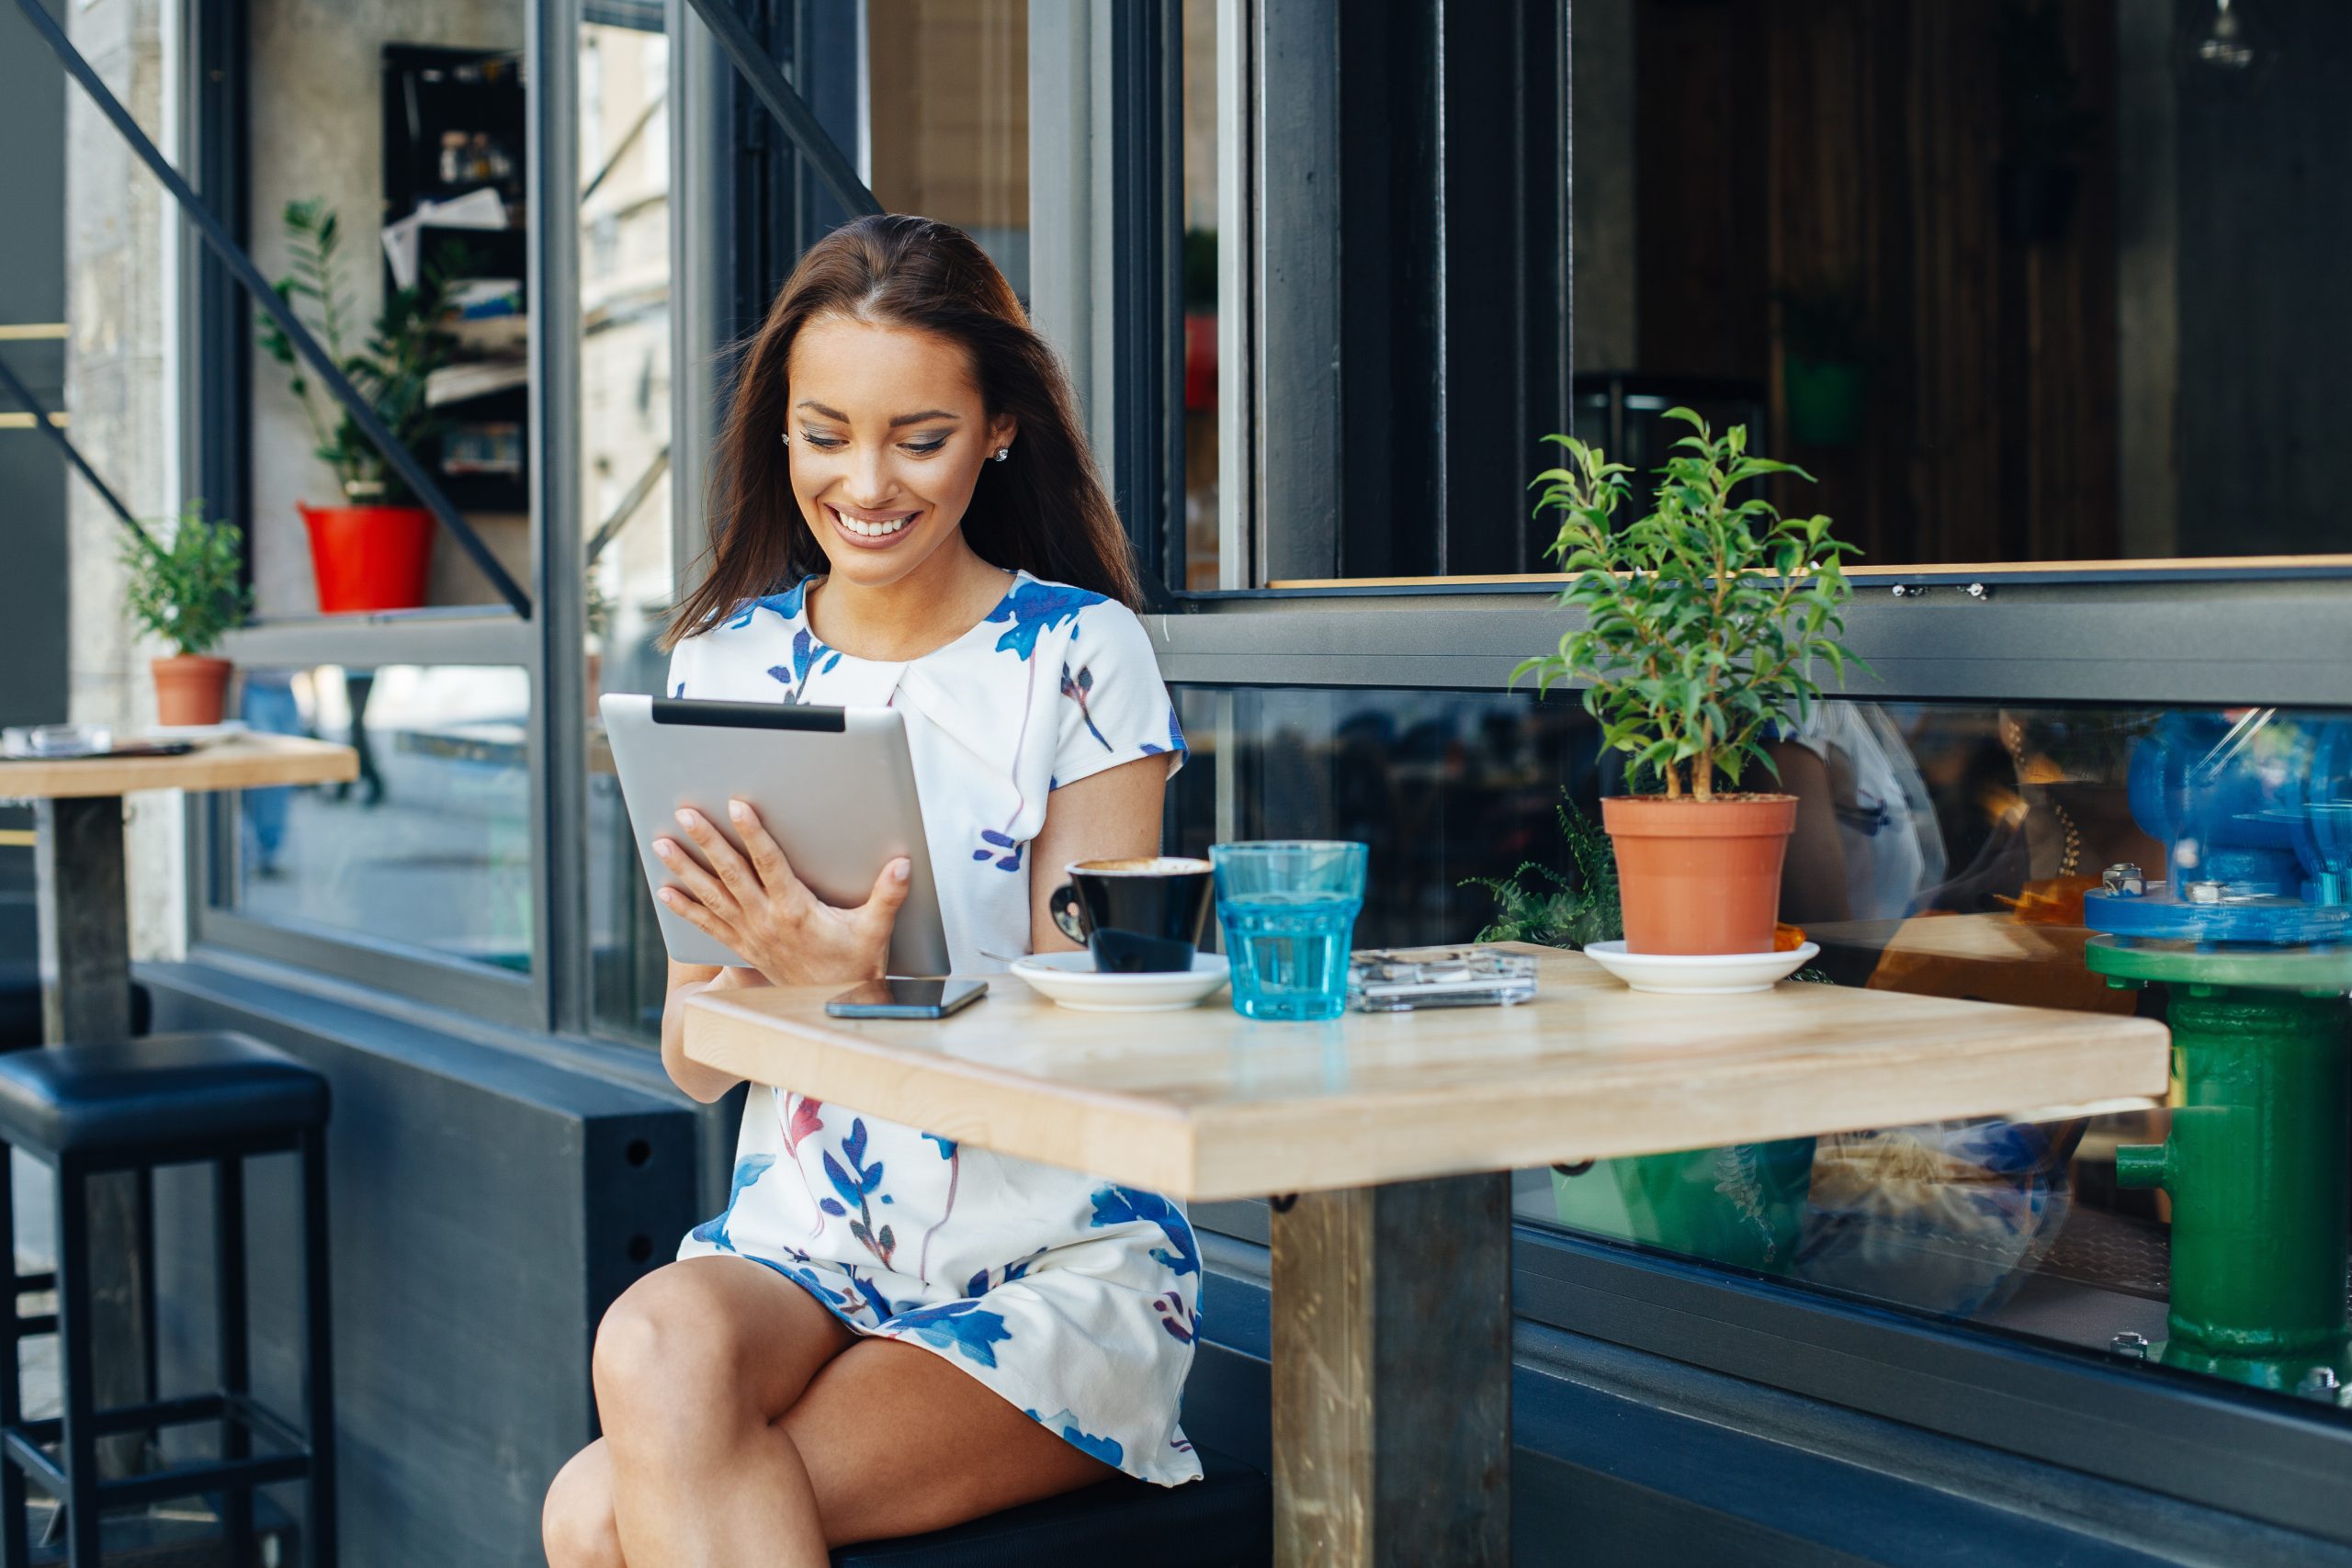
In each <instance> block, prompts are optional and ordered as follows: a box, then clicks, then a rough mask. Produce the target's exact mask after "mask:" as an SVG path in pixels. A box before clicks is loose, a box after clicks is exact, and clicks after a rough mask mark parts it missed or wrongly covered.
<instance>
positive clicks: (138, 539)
mask: <svg viewBox="0 0 2352 1568" xmlns="http://www.w3.org/2000/svg"><path fill="white" fill-rule="evenodd" d="M243 543H244V536H243V534H242V533H241V532H240V531H239V530H238V529H237V527H236V525H234V524H231V523H214V522H209V521H208V520H207V519H206V518H205V515H204V508H203V504H202V503H201V502H189V503H188V505H187V509H186V510H185V511H183V512H182V513H180V516H179V520H178V522H177V523H176V524H175V525H174V526H173V528H172V530H171V537H170V538H169V539H168V540H167V541H164V542H158V541H157V540H156V538H155V537H154V536H153V535H152V534H147V535H141V534H135V533H134V534H132V535H131V536H130V537H129V538H128V539H126V540H125V541H124V543H123V551H122V554H123V565H124V567H125V568H126V569H127V570H129V572H130V585H129V587H128V589H127V590H126V592H125V594H124V604H125V607H126V608H127V609H128V610H129V611H130V618H131V619H132V620H133V621H134V622H136V623H137V624H138V625H139V626H141V627H143V628H144V629H146V630H147V631H150V632H153V633H154V634H155V635H156V636H157V637H163V638H164V639H165V640H166V641H168V642H169V643H171V644H172V646H173V647H174V648H175V649H177V650H178V651H176V652H175V653H174V654H172V655H170V656H169V657H167V658H164V659H157V660H150V661H149V668H150V670H151V671H153V674H154V677H155V717H156V720H157V722H158V723H162V724H167V725H191V724H218V723H220V714H221V708H222V705H223V703H224V700H225V697H226V694H227V692H228V688H229V671H230V665H229V661H228V660H225V659H217V658H213V657H211V656H210V655H211V650H212V649H214V648H215V647H217V646H218V645H219V644H220V638H221V637H222V635H223V634H225V633H227V632H228V631H230V630H231V629H232V628H233V627H235V626H238V625H240V624H241V623H243V620H244V618H245V612H246V610H247V608H248V607H249V606H250V604H251V594H250V592H249V591H248V590H247V589H246V587H245V585H244V581H243V554H244V551H243Z"/></svg>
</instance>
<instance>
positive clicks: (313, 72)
mask: <svg viewBox="0 0 2352 1568" xmlns="http://www.w3.org/2000/svg"><path fill="white" fill-rule="evenodd" d="M251 27H252V38H251V64H252V70H251V73H250V74H249V76H248V78H247V85H246V88H245V91H246V93H247V94H248V96H249V99H250V103H251V120H250V134H249V136H248V137H247V139H246V140H247V144H248V145H249V147H250V149H251V155H250V159H249V175H247V177H248V178H249V179H250V191H249V195H248V197H247V201H248V203H249V206H250V209H251V212H252V229H253V248H254V259H255V260H256V262H257V263H258V265H260V266H261V268H262V270H263V272H264V273H265V274H266V276H269V277H270V278H272V279H273V280H276V279H278V278H286V279H289V280H291V282H292V284H293V287H294V297H293V301H292V302H293V304H294V306H295V308H296V310H298V311H299V312H300V314H302V315H303V316H304V317H305V318H306V319H307V321H308V322H309V324H310V325H311V328H312V329H313V331H314V332H315V333H318V335H319V336H320V337H321V339H322V342H323V343H325V344H326V346H327V347H328V348H329V349H330V350H331V351H333V352H334V354H335V355H337V357H338V359H340V360H342V361H344V362H345V368H346V370H347V371H348V372H349V373H350V374H351V376H352V378H353V379H354V381H355V382H356V384H357V385H358V386H359V388H360V389H361V390H362V392H363V393H364V394H366V395H368V396H369V397H370V398H371V400H373V401H374V403H375V404H376V407H377V410H378V412H379V413H380V414H382V415H384V416H385V419H386V423H389V424H390V425H391V426H392V427H393V428H394V430H395V432H396V433H398V434H401V435H402V436H403V437H404V438H405V441H406V444H407V445H408V446H409V447H410V449H411V450H412V451H413V453H414V454H415V455H416V457H417V458H418V460H419V461H420V462H421V463H422V464H423V465H424V467H425V468H426V469H427V470H428V471H429V472H430V473H431V474H432V476H433V477H434V479H435V481H436V483H437V484H438V485H439V487H440V488H441V490H442V491H443V492H444V493H445V494H447V497H448V498H449V501H450V502H451V503H452V504H453V505H455V506H456V507H457V509H458V511H459V512H460V513H463V514H464V515H465V516H466V518H467V519H468V520H469V522H470V523H471V524H472V525H473V526H474V528H475V531H476V532H477V533H478V534H479V535H480V536H481V538H482V540H483V542H484V544H485V545H486V546H488V547H489V548H490V550H491V551H492V554H493V555H495V556H496V557H497V558H498V559H499V560H500V562H501V564H502V565H503V566H504V568H505V569H506V570H507V572H508V574H509V575H510V576H512V577H513V578H514V579H515V581H518V582H528V581H530V578H531V568H530V558H531V536H530V519H529V503H528V499H527V498H528V485H527V474H528V467H527V465H528V458H529V430H530V408H531V403H530V397H531V393H530V389H529V385H528V382H529V368H528V364H527V358H526V337H527V333H528V323H529V312H530V300H529V299H528V297H527V276H526V271H525V265H524V264H525V253H526V239H525V223H526V211H527V207H528V204H527V202H526V179H525V170H526V156H525V152H526V149H525V144H524V143H525V128H526V123H527V120H528V114H527V110H526V96H525V93H526V88H525V85H524V82H523V72H522V49H523V36H524V11H523V7H522V6H519V5H515V4H511V3H509V4H494V5H487V6H449V5H443V6H423V7H420V6H401V7H392V8H387V7H382V6H372V7H362V8H359V9H356V10H355V9H353V8H351V7H349V6H343V5H339V4H334V3H333V0H277V3H275V4H271V5H266V6H255V7H254V10H253V17H252V23H251ZM330 218H332V219H333V220H334V229H333V231H332V233H331V234H330V233H329V232H327V231H326V230H325V228H324V225H325V223H326V221H327V220H328V219H330ZM255 316H256V319H257V320H258V319H259V313H258V312H255ZM379 323H380V327H381V329H382V330H379ZM273 336H274V334H273V333H270V332H268V331H266V330H264V331H263V332H262V333H260V334H259V341H258V342H257V344H256V345H255V347H254V377H253V397H252V411H251V423H250V429H249V433H248V438H249V442H250V447H249V450H250V454H251V463H252V475H253V489H252V502H253V505H252V515H251V518H250V520H247V519H240V521H241V522H246V524H247V526H248V529H249V531H250V534H251V537H252V541H253V556H254V601H255V607H256V609H257V611H258V613H259V614H261V615H265V616H287V615H310V614H313V613H316V612H318V611H322V610H327V611H334V610H346V609H356V608H368V609H394V608H411V607H415V606H418V605H424V604H434V605H448V604H500V603H502V602H501V600H500V599H499V596H498V594H497V593H496V592H494V591H493V590H492V586H491V584H490V582H489V581H488V580H487V579H486V578H485V577H484V576H483V575H482V573H481V570H479V569H478V568H477V567H475V565H474V564H473V563H472V562H471V561H470V560H469V558H467V556H466V554H465V552H464V551H462V550H461V549H459V548H458V547H456V545H455V544H454V542H453V541H451V540H450V539H448V538H447V537H444V536H440V535H441V530H440V529H439V528H438V527H437V526H436V525H435V524H434V523H432V522H431V520H430V518H429V515H428V514H425V513H422V511H421V510H420V509H418V508H417V507H416V504H415V498H414V497H413V495H410V494H409V493H407V491H406V489H405V487H403V486H402V485H401V482H400V479H399V478H398V476H397V475H395V474H391V473H390V472H389V470H388V469H387V468H385V466H384V465H383V463H382V461H381V459H380V458H379V457H378V455H377V453H376V450H375V448H374V447H373V446H371V445H370V444H369V443H368V440H367V438H366V437H365V436H363V435H361V434H358V432H357V430H356V427H352V426H347V425H346V424H345V420H344V417H343V413H342V409H341V405H339V404H337V403H336V402H335V401H334V399H333V398H332V397H331V396H329V395H328V394H327V392H326V391H325V389H323V388H322V387H321V386H319V385H318V384H317V381H316V378H315V377H303V378H297V376H296V375H295V369H294V367H293V365H292V364H291V363H290V362H286V358H287V353H288V351H286V350H284V349H283V347H282V345H274V344H273V341H272V340H273ZM298 381H299V383H300V384H299V385H298ZM322 452H323V453H324V454H326V455H324V456H322ZM360 508H392V509H396V510H395V511H393V512H390V513H387V512H385V511H381V510H379V511H373V512H361V511H358V510H356V509H360Z"/></svg>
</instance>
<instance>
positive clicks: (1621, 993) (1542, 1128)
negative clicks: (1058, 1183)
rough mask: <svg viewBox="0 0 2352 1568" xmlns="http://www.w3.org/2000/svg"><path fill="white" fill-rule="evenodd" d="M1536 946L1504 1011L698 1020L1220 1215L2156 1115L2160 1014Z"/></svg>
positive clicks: (697, 1013)
mask: <svg viewBox="0 0 2352 1568" xmlns="http://www.w3.org/2000/svg"><path fill="white" fill-rule="evenodd" d="M1520 951H1524V952H1530V953H1535V954H1536V955H1537V958H1538V965H1539V966H1538V970H1537V983H1538V991H1537V995H1536V998H1535V999H1534V1000H1533V1001H1532V1002H1526V1003H1522V1004H1521V1005H1520V1006H1518V1007H1515V1008H1459V1009H1448V1010H1436V1011H1427V1012H1418V1013H1385V1014H1384V1013H1349V1014H1347V1015H1346V1016H1344V1017H1342V1018H1340V1019H1338V1020H1335V1021H1332V1022H1329V1023H1260V1022H1253V1021H1250V1020H1248V1019H1245V1018H1242V1017H1240V1016H1239V1015H1238V1014H1236V1013H1235V1012H1234V1011H1233V1010H1232V1008H1231V1006H1230V1005H1229V1003H1228V1002H1227V998H1226V997H1225V996H1224V994H1223V993H1220V994H1219V995H1218V996H1216V998H1212V999H1211V1000H1210V1001H1209V1002H1207V1003H1206V1004H1204V1005H1203V1006H1201V1007H1198V1008H1194V1009H1192V1010H1187V1011H1183V1012H1170V1013H1136V1014H1108V1013H1084V1012H1074V1011H1071V1010H1068V1009H1064V1008H1058V1007H1056V1006H1055V1005H1053V1004H1052V1003H1050V1002H1048V1001H1046V999H1045V998H1042V997H1039V996H1037V995H1036V994H1035V993H1034V992H1032V991H1031V990H1030V989H1029V987H1027V986H1025V985H1023V984H1022V983H1021V981H1019V980H1018V979H1015V978H1014V977H1012V976H1010V975H997V976H989V977H988V978H989V996H988V998H987V999H986V1000H984V1001H982V1002H980V1003H978V1005H976V1006H974V1007H972V1008H970V1009H968V1010H966V1011H964V1012H962V1013H959V1014H957V1015H956V1016H955V1017H953V1018H950V1019H945V1020H942V1021H935V1022H919V1021H890V1020H854V1021H852V1020H842V1019H829V1018H827V1017H826V1016H825V1013H824V1004H825V999H826V998H828V997H830V996H833V995H836V994H838V993H839V992H840V991H841V990H842V989H843V987H839V986H804V987H775V988H758V989H750V990H741V991H725V992H719V993H717V994H713V995H707V996H702V997H697V998H694V999H693V1000H692V1001H691V1002H690V1003H689V1004H688V1006H687V1012H686V1025H685V1049H686V1054H687V1055H689V1056H691V1057H693V1058H694V1059H695V1060H696V1061H698V1062H702V1063H705V1064H707V1065H709V1066H716V1067H719V1068H722V1069H724V1070H726V1071H729V1072H732V1073H736V1074H740V1075H741V1076H742V1077H747V1078H750V1079H752V1081H753V1082H755V1083H766V1084H777V1085H781V1086H784V1087H786V1088H788V1089H796V1090H797V1091H799V1092H800V1093H803V1094H806V1095H809V1096H810V1097H812V1098H815V1099H818V1100H831V1101H834V1102H836V1103H838V1104H841V1105H842V1106H846V1107H851V1108H854V1109H856V1110H859V1111H866V1112H868V1113H870V1114H873V1115H876V1116H883V1117H888V1118H889V1119H890V1120H892V1121H896V1122H906V1123H909V1124H911V1125H913V1126H917V1127H921V1128H922V1129H923V1130H925V1131H927V1132H933V1133H937V1134H940V1135H942V1136H943V1137H950V1138H956V1139H962V1140H968V1141H969V1142H971V1143H974V1144H977V1145H980V1146H982V1147H985V1148H992V1149H997V1150H1001V1151H1002V1152H1004V1153H1006V1154H1012V1155H1019V1156H1023V1157H1025V1158H1028V1159H1034V1160H1039V1161H1042V1162H1044V1163H1046V1164H1049V1165H1058V1166H1065V1167H1069V1168H1076V1169H1080V1170H1084V1171H1087V1172H1090V1173H1091V1174H1094V1175H1098V1176H1103V1177H1108V1178H1110V1179H1114V1180H1117V1181H1121V1182H1125V1183H1127V1184H1129V1185H1132V1186H1138V1187H1146V1188H1150V1189H1152V1190H1158V1191H1161V1192H1167V1193H1170V1194H1173V1195H1175V1196H1178V1197H1182V1198H1189V1199H1193V1200H1200V1201H1205V1200H1209V1199H1218V1198H1245V1197H1260V1196H1264V1195H1266V1194H1269V1193H1278V1192H1300V1191H1313V1190H1328V1189H1334V1188H1346V1187H1362V1186H1368V1185H1374V1184H1377V1183H1380V1182H1385V1181H1402V1180H1410V1179H1419V1178H1423V1177H1431V1176H1443V1175H1459V1174H1467V1173H1470V1172H1474V1171H1486V1170H1508V1169H1515V1168H1521V1167H1525V1166H1537V1165H1548V1164H1552V1163H1555V1162H1559V1163H1567V1162H1572V1161H1576V1160H1580V1159H1589V1158H1599V1157H1603V1156H1613V1155H1632V1154H1657V1153H1665V1152H1668V1151H1670V1150H1676V1149H1688V1148H1706V1147H1712V1146H1713V1145H1721V1144H1730V1143H1746V1142H1754V1141H1758V1140H1762V1139H1767V1138H1786V1137H1796V1136H1802V1135H1804V1134H1816V1133H1834V1132H1847V1131H1852V1130H1856V1129H1860V1128H1871V1127H1890V1126H1901V1125H1905V1124H1907V1123H1911V1122H1934V1121H1943V1120H1947V1119H1952V1118H1959V1117H1971V1116H1988V1115H2002V1114H2007V1113H2010V1112H2014V1111H2019V1110H2021V1109H2026V1108H2030V1107H2038V1106H2058V1105H2069V1106H2071V1105H2079V1104H2086V1103H2098V1104H2100V1105H2101V1106H2102V1108H2105V1107H2106V1106H2107V1105H2108V1104H2109V1103H2110V1102H2118V1101H2121V1102H2127V1103H2153V1102H2154V1101H2155V1100H2157V1099H2158V1098H2160V1097H2161V1096H2162V1095H2163V1094H2164V1092H2165V1076H2166V1071H2167V1057H2168V1055H2169V1050H2168V1045H2169V1036H2168V1033H2167V1032H2166V1031H2165V1027H2164V1026H2163V1025H2162V1024H2159V1023H2155V1022H2153V1021H2146V1020H2142V1019H2132V1018H2113V1017H2102V1016H2099V1015H2097V1014H2091V1013H2077V1012H2062V1011H2056V1010H2046V1009H2039V1008H2013V1007H1998V1006H1994V1005H1991V1004H1988V1003H1984V1002H1963V1001H1953V1000H1950V999H1947V998H1940V997H1919V996H1908V995H1904V994H1900V993H1894V992H1887V991H1869V990H1861V989H1855V988H1848V987H1836V986H1821V985H1811V984H1800V983H1797V982H1794V981H1784V982H1782V983H1781V985H1780V986H1779V987H1775V988H1774V989H1773V990H1772V991H1771V992H1770V993H1769V994H1759V995H1749V996H1733V997H1664V996H1650V995H1644V994H1637V993H1635V992H1633V991H1629V990H1627V989H1626V988H1625V987H1623V986H1622V985H1620V984H1619V983H1618V982H1617V981H1616V980H1614V979H1613V978H1611V976H1608V975H1607V974H1605V973H1603V972H1602V970H1601V969H1600V967H1599V966H1598V965H1597V964H1593V963H1592V962H1591V961H1590V960H1589V959H1588V958H1586V957H1585V956H1584V955H1583V954H1581V953H1564V952H1558V951H1555V950H1553V949H1549V948H1522V949H1520Z"/></svg>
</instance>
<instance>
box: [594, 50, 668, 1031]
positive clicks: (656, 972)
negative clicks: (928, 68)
mask: <svg viewBox="0 0 2352 1568" xmlns="http://www.w3.org/2000/svg"><path fill="white" fill-rule="evenodd" d="M660 17H661V13H660V11H659V9H658V8H655V9H653V10H652V11H650V14H649V16H648V17H647V19H648V20H649V21H650V23H651V24H652V25H651V26H650V27H643V28H640V27H621V26H607V25H604V24H601V23H594V22H592V23H588V24H585V25H583V26H582V28H581V29H580V171H581V201H580V233H579V244H580V435H581V461H582V473H581V476H580V483H581V492H580V493H581V498H582V502H583V503H584V507H585V511H584V514H583V517H582V526H581V557H582V558H581V571H582V591H583V593H584V601H583V602H584V604H585V616H584V618H585V621H586V626H587V640H586V645H585V648H584V650H583V656H584V658H585V660H586V682H585V685H586V687H587V690H588V692H589V694H590V701H591V705H592V716H591V720H590V736H589V745H588V768H589V776H588V826H587V831H588V851H589V864H590V866H591V868H592V872H591V875H590V877H589V887H588V922H589V943H590V967H591V976H592V977H591V987H592V997H591V1003H590V1006H591V1011H592V1016H593V1017H594V1022H595V1026H596V1027H597V1028H598V1029H600V1030H603V1031H605V1032H613V1033H617V1034H621V1035H624V1036H644V1035H647V1034H648V1033H649V1032H650V1030H652V1029H653V1028H654V1027H656V1026H657V1025H658V1023H659V1021H660V1016H661V1005H662V993H663V989H664V985H663V978H664V968H663V963H662V943H661V940H660V937H659V935H658V934H656V932H655V927H654V919H653V905H652V901H651V898H650V896H649V895H648V893H647V891H646V888H645V879H644V877H643V876H642V875H641V874H639V869H638V860H637V852H636V851H635V850H634V849H633V848H632V847H631V844H630V840H629V834H628V817H627V814H626V813H625V812H624V811H623V809H622V805H621V798H620V791H619V787H618V785H617V783H616V780H615V779H614V777H613V771H612V765H611V756H610V753H609V752H608V751H607V750H605V745H604V741H603V735H602V731H601V729H600V728H598V727H597V726H596V724H595V722H594V717H593V704H594V697H595V694H598V693H600V692H605V691H615V692H644V691H652V690H655V689H657V688H658V685H659V682H660V680H661V674H662V669H663V667H664V661H663V660H662V655H661V654H660V653H659V652H658V651H657V650H656V649H654V647H653V641H654V638H655V637H658V636H660V634H661V631H662V626H663V625H664V615H665V613H666V611H667V608H668V606H669V604H670V601H671V596H672V593H673V561H672V537H673V535H672V528H671V510H670V493H671V486H670V482H669V476H670V461H671V450H670V412H671V400H670V375H671V367H670V299H671V294H670V281H671V257H670V152H669V140H670V137H669V127H670V112H669V102H668V92H667V89H668V80H669V59H670V40H669V39H668V37H667V36H666V35H665V34H664V33H662V31H661V30H660V27H659V24H660Z"/></svg>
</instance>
